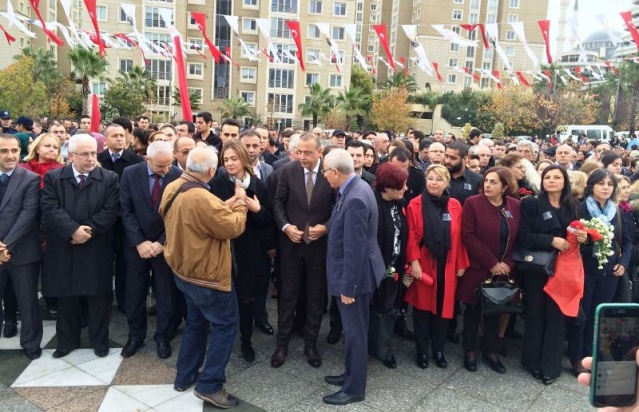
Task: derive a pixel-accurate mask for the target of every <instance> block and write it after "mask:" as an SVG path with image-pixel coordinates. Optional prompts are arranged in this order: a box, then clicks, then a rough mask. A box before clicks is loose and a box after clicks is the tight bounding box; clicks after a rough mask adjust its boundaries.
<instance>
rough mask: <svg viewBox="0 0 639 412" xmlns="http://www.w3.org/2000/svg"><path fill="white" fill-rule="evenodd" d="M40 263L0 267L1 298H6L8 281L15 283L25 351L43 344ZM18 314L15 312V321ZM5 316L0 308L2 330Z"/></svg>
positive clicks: (21, 344)
mask: <svg viewBox="0 0 639 412" xmlns="http://www.w3.org/2000/svg"><path fill="white" fill-rule="evenodd" d="M39 276H40V262H35V263H29V264H26V265H14V264H12V263H11V262H9V263H5V264H3V265H2V266H0V298H2V297H3V296H5V291H6V290H7V287H6V286H7V284H8V280H9V279H11V280H12V281H13V287H12V288H11V289H13V290H12V291H13V292H15V297H16V300H17V303H18V304H19V305H20V318H21V319H22V325H21V326H20V346H22V347H23V348H24V349H35V348H38V347H40V343H41V342H42V317H41V314H40V305H39V304H38V278H39ZM15 316H16V313H15V311H14V312H13V319H9V320H12V321H15V320H16V319H15ZM3 318H4V314H3V311H2V307H1V306H0V330H1V329H2V320H3Z"/></svg>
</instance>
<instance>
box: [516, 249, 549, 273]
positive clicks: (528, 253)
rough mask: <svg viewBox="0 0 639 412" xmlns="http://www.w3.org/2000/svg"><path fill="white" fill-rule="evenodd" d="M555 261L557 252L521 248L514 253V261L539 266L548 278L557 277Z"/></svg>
mask: <svg viewBox="0 0 639 412" xmlns="http://www.w3.org/2000/svg"><path fill="white" fill-rule="evenodd" d="M555 259H557V251H550V252H549V251H547V250H528V249H526V248H524V247H519V248H517V250H515V251H514V252H513V260H514V261H516V262H521V263H524V264H530V265H535V266H539V267H541V268H542V269H543V270H544V272H546V273H547V274H548V276H554V275H555Z"/></svg>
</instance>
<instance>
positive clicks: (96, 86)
mask: <svg viewBox="0 0 639 412" xmlns="http://www.w3.org/2000/svg"><path fill="white" fill-rule="evenodd" d="M106 88H107V87H106V82H93V83H91V93H93V94H97V95H98V96H104V92H106Z"/></svg>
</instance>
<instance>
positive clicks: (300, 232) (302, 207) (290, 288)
mask: <svg viewBox="0 0 639 412" xmlns="http://www.w3.org/2000/svg"><path fill="white" fill-rule="evenodd" d="M297 148H298V151H299V154H300V161H299V162H291V163H288V164H286V165H285V166H282V168H281V169H282V171H281V172H280V173H279V179H278V185H277V191H276V193H275V198H274V201H273V213H274V215H275V221H276V223H277V227H278V228H279V229H280V230H281V231H282V232H284V234H285V236H281V237H280V251H281V255H282V259H281V281H280V289H279V301H278V321H277V326H278V328H277V329H278V330H277V348H276V349H275V352H274V353H273V356H272V357H271V366H273V367H275V368H278V367H280V366H282V365H283V364H284V362H285V360H286V356H287V355H288V344H289V341H290V339H291V330H292V328H293V317H294V315H295V308H296V305H297V300H298V297H299V296H300V294H302V296H304V297H305V298H303V300H304V301H305V302H306V307H307V310H306V312H307V313H306V321H305V323H304V326H303V332H304V341H305V345H304V354H305V355H306V357H307V360H308V363H309V364H310V365H311V366H313V367H316V368H317V367H319V366H321V364H322V359H321V357H320V355H319V353H318V352H317V347H316V342H317V338H318V336H319V329H320V326H321V322H322V314H323V312H324V307H325V306H326V237H325V235H326V223H327V221H328V219H329V217H330V215H331V204H332V189H331V187H330V186H329V184H328V182H327V181H326V179H325V178H324V175H323V174H322V173H321V170H322V169H321V162H320V153H321V146H320V141H319V139H318V138H317V137H316V136H315V135H313V134H312V133H305V134H304V135H302V137H300V141H299V143H298V146H297ZM303 285H304V286H303Z"/></svg>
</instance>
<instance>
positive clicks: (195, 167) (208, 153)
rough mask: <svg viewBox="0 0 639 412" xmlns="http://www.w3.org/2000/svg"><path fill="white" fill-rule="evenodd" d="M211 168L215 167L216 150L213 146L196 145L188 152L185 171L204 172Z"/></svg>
mask: <svg viewBox="0 0 639 412" xmlns="http://www.w3.org/2000/svg"><path fill="white" fill-rule="evenodd" d="M194 158H195V159H194ZM195 160H197V162H196V161H195ZM212 168H217V151H216V150H215V148H214V147H212V146H207V147H196V148H195V149H193V150H191V151H190V152H189V156H188V157H187V158H186V170H187V171H189V172H193V173H200V174H205V173H208V171H209V170H210V169H212Z"/></svg>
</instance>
